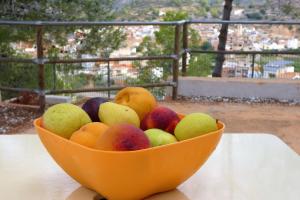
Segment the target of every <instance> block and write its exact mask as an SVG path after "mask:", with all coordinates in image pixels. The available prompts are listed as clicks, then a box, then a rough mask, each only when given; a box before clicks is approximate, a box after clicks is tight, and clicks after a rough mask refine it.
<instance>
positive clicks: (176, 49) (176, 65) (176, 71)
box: [172, 24, 181, 100]
mask: <svg viewBox="0 0 300 200" xmlns="http://www.w3.org/2000/svg"><path fill="white" fill-rule="evenodd" d="M180 28H181V24H177V25H176V26H175V38H174V54H175V55H176V58H175V59H174V60H173V82H174V83H175V85H174V86H173V91H172V99H173V100H176V99H177V89H178V74H179V60H180V57H179V56H180V55H179V54H180V52H179V51H180Z"/></svg>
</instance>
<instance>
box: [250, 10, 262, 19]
mask: <svg viewBox="0 0 300 200" xmlns="http://www.w3.org/2000/svg"><path fill="white" fill-rule="evenodd" d="M246 16H247V17H248V18H249V19H255V20H261V19H263V16H262V15H261V14H260V13H259V12H253V13H247V14H246Z"/></svg>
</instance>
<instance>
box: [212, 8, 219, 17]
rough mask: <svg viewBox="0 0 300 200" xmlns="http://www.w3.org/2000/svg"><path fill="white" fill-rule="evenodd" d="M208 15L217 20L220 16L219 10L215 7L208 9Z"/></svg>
mask: <svg viewBox="0 0 300 200" xmlns="http://www.w3.org/2000/svg"><path fill="white" fill-rule="evenodd" d="M210 14H211V16H212V17H213V18H219V16H220V10H219V8H217V7H212V8H210Z"/></svg>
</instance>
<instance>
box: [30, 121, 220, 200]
mask: <svg viewBox="0 0 300 200" xmlns="http://www.w3.org/2000/svg"><path fill="white" fill-rule="evenodd" d="M34 126H35V128H36V130H37V132H38V134H39V137H40V139H41V141H42V143H43V144H44V146H45V147H46V149H47V151H48V152H49V154H50V155H51V156H52V157H53V159H54V160H55V161H56V162H57V164H58V165H59V166H60V167H62V168H63V169H64V171H65V172H66V173H68V174H69V175H70V176H71V177H73V178H74V179H75V180H76V181H77V182H79V183H80V184H82V185H83V186H85V187H87V188H89V189H92V190H94V191H96V192H98V193H100V194H101V195H103V196H104V197H106V198H107V199H112V200H135V199H143V198H145V197H147V196H150V195H152V194H155V193H158V192H164V191H168V190H171V189H175V188H176V187H177V186H178V185H179V184H181V183H182V182H183V181H185V180H186V179H188V178H189V177H190V176H191V175H193V174H194V173H195V172H196V171H197V170H198V169H199V168H200V167H201V166H202V165H203V164H204V163H205V161H206V160H207V159H208V157H209V156H210V155H211V153H212V152H213V151H214V149H215V148H216V146H217V144H218V142H219V140H220V138H221V135H222V133H223V131H224V127H225V126H224V124H223V123H222V122H220V121H219V122H218V130H217V131H215V132H211V133H208V134H205V135H202V136H198V137H195V138H191V139H188V140H184V141H180V142H177V143H173V144H168V145H164V146H159V147H153V148H149V149H143V150H138V151H125V152H120V151H102V150H97V149H91V148H88V147H85V146H82V145H80V144H77V143H74V142H72V141H70V140H67V139H65V138H63V137H60V136H58V135H56V134H54V133H52V132H50V131H48V130H46V129H44V128H43V127H41V118H39V119H36V120H35V121H34Z"/></svg>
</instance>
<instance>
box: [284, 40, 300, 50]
mask: <svg viewBox="0 0 300 200" xmlns="http://www.w3.org/2000/svg"><path fill="white" fill-rule="evenodd" d="M287 48H288V49H298V48H299V41H298V39H297V38H293V39H290V40H288V41H287Z"/></svg>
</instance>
